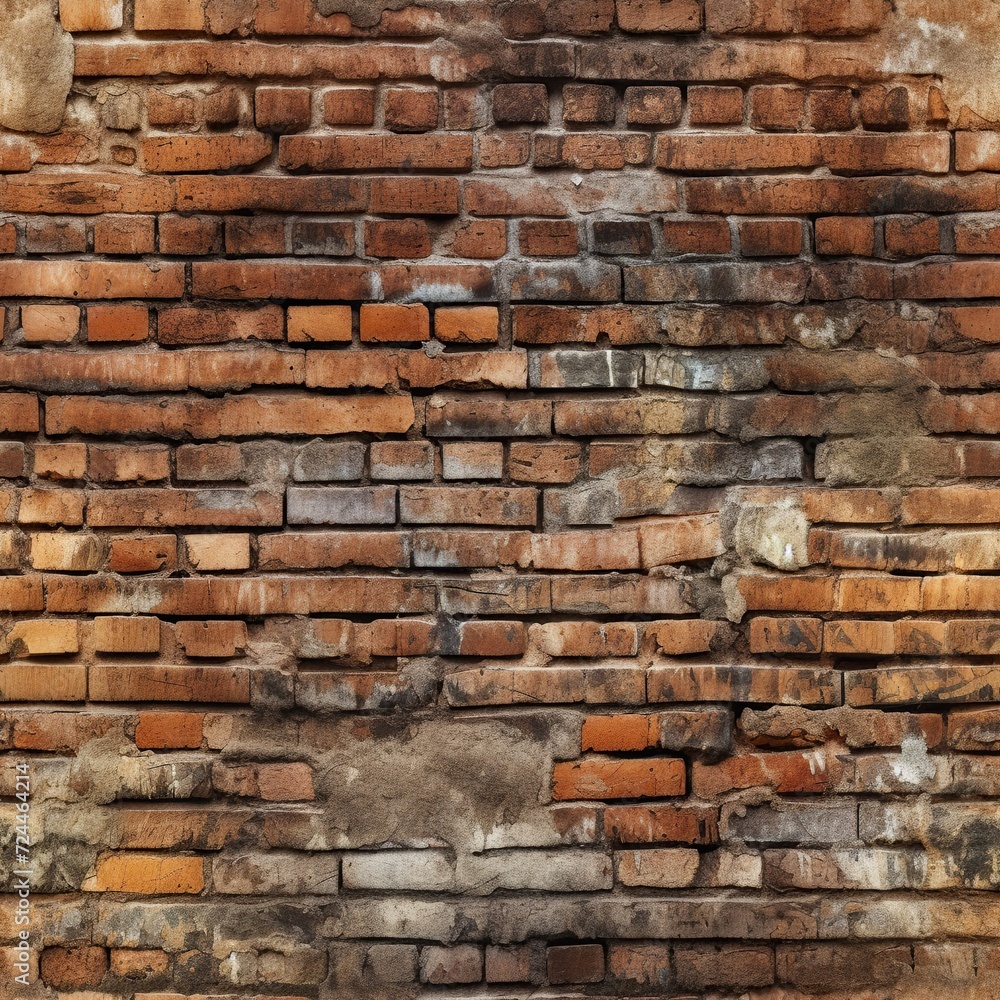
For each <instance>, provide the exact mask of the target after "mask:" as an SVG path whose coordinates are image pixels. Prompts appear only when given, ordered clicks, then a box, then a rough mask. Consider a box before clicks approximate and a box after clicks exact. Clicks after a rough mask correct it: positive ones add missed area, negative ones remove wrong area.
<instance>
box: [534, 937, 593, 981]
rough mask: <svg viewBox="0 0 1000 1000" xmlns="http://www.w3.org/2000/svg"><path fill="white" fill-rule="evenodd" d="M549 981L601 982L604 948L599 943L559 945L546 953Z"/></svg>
mask: <svg viewBox="0 0 1000 1000" xmlns="http://www.w3.org/2000/svg"><path fill="white" fill-rule="evenodd" d="M545 960H546V965H547V968H548V977H549V982H550V983H553V984H556V985H561V984H564V983H599V982H601V980H603V979H604V948H603V947H602V946H601V945H599V944H570V945H557V946H555V947H552V948H548V949H547V950H546V953H545Z"/></svg>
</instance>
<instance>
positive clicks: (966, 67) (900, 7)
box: [879, 0, 1000, 128]
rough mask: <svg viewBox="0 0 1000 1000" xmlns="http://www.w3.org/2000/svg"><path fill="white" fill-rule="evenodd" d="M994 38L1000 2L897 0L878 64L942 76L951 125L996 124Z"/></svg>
mask: <svg viewBox="0 0 1000 1000" xmlns="http://www.w3.org/2000/svg"><path fill="white" fill-rule="evenodd" d="M998 38H1000V0H963V2H962V3H949V2H945V0H897V3H896V4H895V14H894V16H893V19H892V21H891V23H890V26H889V28H888V30H887V32H886V34H885V36H884V38H883V39H880V42H883V43H884V49H883V50H884V53H885V55H884V57H883V60H882V64H881V66H880V67H879V68H880V69H882V70H883V71H885V72H890V73H906V74H914V75H925V74H930V75H934V76H938V77H940V79H941V90H942V94H943V96H944V99H945V102H946V103H947V104H948V107H949V109H950V117H951V121H952V124H954V125H958V126H959V127H962V128H969V127H972V128H974V127H976V126H982V125H987V124H995V123H1000V48H998V46H997V39H998Z"/></svg>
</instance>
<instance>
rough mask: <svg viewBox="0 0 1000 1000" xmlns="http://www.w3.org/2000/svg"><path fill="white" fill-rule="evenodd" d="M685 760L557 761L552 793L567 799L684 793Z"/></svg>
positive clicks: (685, 782)
mask: <svg viewBox="0 0 1000 1000" xmlns="http://www.w3.org/2000/svg"><path fill="white" fill-rule="evenodd" d="M686 785H687V777H686V769H685V765H684V761H683V760H680V759H670V760H628V759H625V760H617V759H616V760H607V759H597V758H592V759H585V760H580V761H574V762H572V763H564V764H556V766H555V767H554V768H553V772H552V797H553V798H554V799H556V800H566V799H601V800H604V801H610V800H613V799H641V798H654V799H658V798H664V797H667V796H671V795H683V794H684V791H685V788H686Z"/></svg>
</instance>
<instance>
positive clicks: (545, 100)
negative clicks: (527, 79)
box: [492, 83, 549, 125]
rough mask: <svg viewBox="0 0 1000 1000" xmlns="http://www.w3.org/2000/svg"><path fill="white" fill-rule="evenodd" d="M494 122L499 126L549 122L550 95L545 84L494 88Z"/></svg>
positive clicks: (523, 84) (504, 84) (518, 84)
mask: <svg viewBox="0 0 1000 1000" xmlns="http://www.w3.org/2000/svg"><path fill="white" fill-rule="evenodd" d="M492 101H493V120H494V121H495V122H496V123H497V124H502V125H508V124H521V123H544V122H547V121H548V120H549V94H548V88H547V87H546V86H545V84H543V83H501V84H498V85H497V86H496V87H494V88H493V94H492Z"/></svg>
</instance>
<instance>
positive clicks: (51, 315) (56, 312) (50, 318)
mask: <svg viewBox="0 0 1000 1000" xmlns="http://www.w3.org/2000/svg"><path fill="white" fill-rule="evenodd" d="M21 326H22V328H23V329H24V339H25V341H27V342H28V343H68V342H69V341H71V340H74V339H75V338H76V335H77V333H78V332H79V330H80V307H79V306H24V307H23V308H22V309H21Z"/></svg>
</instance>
